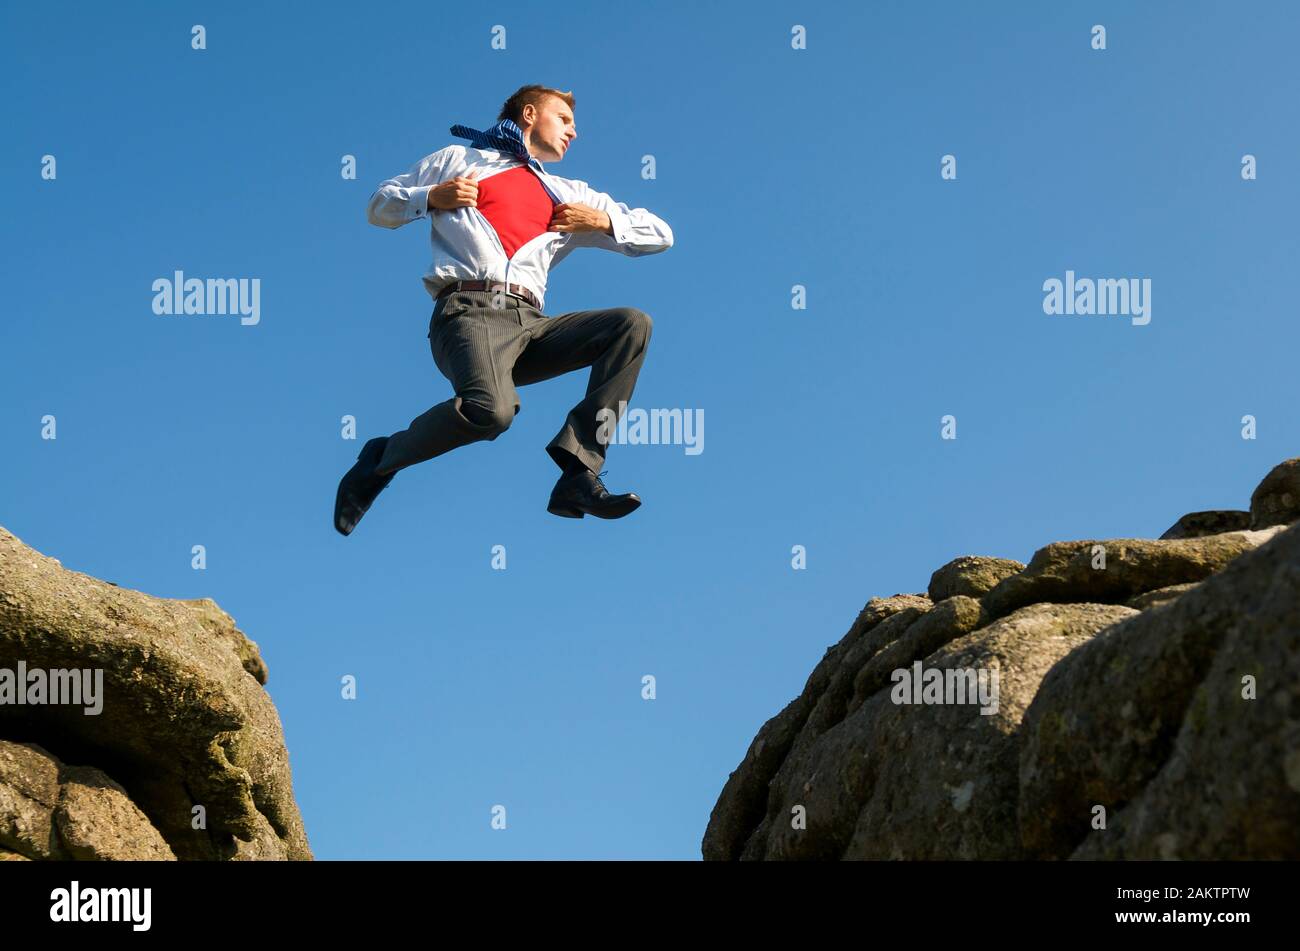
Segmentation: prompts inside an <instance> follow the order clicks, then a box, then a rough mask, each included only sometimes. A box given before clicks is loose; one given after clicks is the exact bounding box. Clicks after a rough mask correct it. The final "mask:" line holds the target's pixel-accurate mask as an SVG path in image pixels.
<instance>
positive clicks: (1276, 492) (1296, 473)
mask: <svg viewBox="0 0 1300 951" xmlns="http://www.w3.org/2000/svg"><path fill="white" fill-rule="evenodd" d="M1298 518H1300V458H1296V459H1288V460H1286V462H1281V463H1278V464H1277V465H1276V466H1274V467H1273V469H1272V470H1271V471H1270V472H1269V474H1268V475H1266V476H1264V481H1262V482H1261V483H1260V484H1259V485H1258V486H1256V487H1255V491H1254V492H1252V493H1251V495H1250V527H1251V528H1256V529H1258V528H1267V527H1269V526H1270V525H1289V524H1290V523H1291V522H1294V521H1295V520H1296V519H1298Z"/></svg>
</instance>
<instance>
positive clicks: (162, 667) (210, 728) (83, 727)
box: [0, 528, 311, 860]
mask: <svg viewBox="0 0 1300 951" xmlns="http://www.w3.org/2000/svg"><path fill="white" fill-rule="evenodd" d="M0 658H5V660H4V661H3V663H2V664H0V666H6V667H13V665H14V664H16V663H17V661H18V660H22V661H23V662H25V664H26V666H27V668H28V669H29V670H30V669H35V668H41V669H54V668H61V669H87V670H91V669H93V670H97V671H99V672H101V675H102V691H103V696H102V704H103V708H102V711H101V712H100V713H99V714H98V715H86V713H85V712H84V710H83V708H82V707H80V706H72V705H67V704H63V705H59V704H42V705H25V706H17V705H3V706H0V737H5V738H7V739H10V740H12V741H16V742H26V743H29V744H35V745H37V746H39V747H40V748H41V749H43V750H46V751H48V752H49V754H50V755H53V756H57V758H58V760H61V761H62V762H64V763H75V764H79V766H81V767H93V770H94V771H93V772H91V773H87V772H77V773H75V774H74V773H71V772H70V773H68V774H67V775H66V776H65V777H63V778H62V779H61V780H60V790H61V792H60V799H59V802H60V803H62V804H63V805H62V806H61V809H62V811H61V812H55V813H54V815H53V821H54V823H55V827H54V837H55V838H56V839H58V838H60V837H63V838H64V839H66V842H67V843H68V846H67V848H68V851H69V852H70V853H71V857H74V858H75V857H92V856H95V855H99V856H101V857H102V856H117V855H121V854H122V852H123V850H124V849H129V848H130V847H131V846H129V845H128V842H134V843H136V846H137V847H139V848H141V849H144V850H146V851H148V852H149V853H150V854H157V853H160V852H161V849H162V848H163V847H165V848H167V849H170V851H171V852H172V853H173V854H174V855H175V856H176V857H178V858H181V859H205V860H229V859H240V858H256V857H263V858H286V859H310V858H311V850H310V847H309V845H308V843H307V838H306V832H305V830H304V829H303V825H302V818H301V815H300V814H299V812H298V806H297V803H296V802H295V801H294V798H293V787H292V779H291V775H290V770H289V759H288V752H287V751H286V750H285V748H284V734H283V730H282V728H281V724H280V720H279V716H278V714H277V713H276V710H275V706H274V704H273V703H272V702H271V699H270V697H269V696H268V695H267V693H266V691H265V690H264V689H263V686H262V685H263V684H264V683H265V682H266V678H267V673H266V665H265V664H264V663H263V661H262V658H261V655H260V652H259V651H258V649H257V645H256V644H254V643H253V642H252V641H250V640H249V639H248V638H247V637H245V635H244V634H243V632H242V631H240V630H239V629H238V628H237V627H236V626H235V622H234V620H233V619H232V618H231V617H230V616H229V615H228V614H226V613H225V612H224V611H222V610H221V609H220V608H219V607H218V606H217V605H216V604H215V603H214V602H213V601H211V600H210V599H207V598H200V599H193V600H175V599H165V598H154V597H150V596H149V595H146V594H143V593H141V592H138V591H133V590H130V589H128V588H121V587H117V586H114V585H110V584H107V583H105V582H102V581H99V580H98V579H96V578H92V577H90V576H88V575H84V574H81V573H79V572H75V571H69V570H67V569H65V568H63V567H62V566H61V565H60V564H59V563H58V561H57V560H55V559H52V558H47V557H45V556H44V555H41V554H40V553H39V552H36V551H33V550H32V549H31V548H29V547H27V546H26V545H24V544H23V543H22V542H21V541H20V540H19V539H17V538H16V537H15V536H14V535H12V534H11V533H9V532H8V531H5V530H4V529H3V528H0ZM16 755H18V754H16ZM46 775H47V776H48V769H47V770H46ZM109 777H111V779H110V778H109ZM32 781H33V782H34V780H32ZM29 786H30V783H29ZM31 789H32V790H33V791H34V793H39V796H35V797H34V795H32V794H28V793H24V794H23V795H24V796H25V797H26V799H27V800H28V802H27V803H26V805H25V808H26V809H27V810H28V811H27V812H26V813H24V815H26V816H27V817H28V821H29V820H30V819H31V810H32V809H34V808H35V807H34V806H32V805H31V802H32V801H40V802H42V803H43V804H44V805H48V804H49V803H48V797H49V790H48V787H31ZM42 790H43V791H42ZM12 795H13V796H14V797H16V796H17V794H12ZM40 796H44V797H45V798H44V799H40V798H39V797H40ZM14 801H15V802H17V799H16V798H14ZM196 806H202V807H203V814H204V816H205V821H206V828H201V829H197V830H196V829H193V828H192V827H191V821H192V819H193V817H194V812H193V810H194V807H196ZM137 812H138V813H140V814H142V815H143V816H144V817H145V818H146V819H147V821H148V823H149V824H150V825H151V827H152V828H153V829H155V830H156V831H157V833H158V834H159V836H160V837H161V842H162V844H161V845H160V843H159V842H157V841H153V840H152V839H149V838H148V836H147V835H145V836H144V837H143V838H141V837H137V835H136V833H135V832H134V831H132V830H133V829H135V828H136V826H135V825H133V824H134V823H136V822H137V821H138V818H139V817H138V816H136V813H137ZM118 822H120V823H123V825H122V827H121V828H120V829H118V831H117V832H114V829H113V828H112V823H118ZM29 825H30V821H29ZM29 832H30V835H36V836H39V835H40V833H41V829H40V828H37V827H30V828H29ZM16 835H17V833H15V836H16ZM29 837H30V836H29ZM0 846H4V847H6V848H9V849H11V850H14V851H19V852H23V853H24V854H37V857H43V856H41V855H40V854H39V848H37V846H36V845H33V844H32V843H27V844H26V845H24V844H23V843H21V842H20V843H19V844H18V846H17V847H16V846H15V845H11V844H9V843H8V842H7V841H4V840H3V839H0ZM29 849H35V850H36V852H35V853H32V852H29V851H28V850H29ZM46 852H47V853H49V855H50V857H54V854H53V853H52V852H50V847H49V846H46Z"/></svg>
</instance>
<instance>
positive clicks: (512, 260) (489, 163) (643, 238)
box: [366, 145, 673, 306]
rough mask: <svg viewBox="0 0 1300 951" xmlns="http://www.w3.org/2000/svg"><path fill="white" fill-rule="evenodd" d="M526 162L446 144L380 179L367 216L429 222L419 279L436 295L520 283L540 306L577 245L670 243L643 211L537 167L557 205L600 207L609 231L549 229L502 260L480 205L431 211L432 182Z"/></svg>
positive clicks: (639, 251)
mask: <svg viewBox="0 0 1300 951" xmlns="http://www.w3.org/2000/svg"><path fill="white" fill-rule="evenodd" d="M524 164H525V163H524V162H523V161H522V160H521V159H520V158H519V157H518V156H516V155H511V154H509V153H507V152H498V151H496V150H494V149H476V148H473V147H471V146H467V145H449V146H447V147H446V148H444V149H439V150H438V151H437V152H434V153H433V154H432V155H428V156H425V157H424V158H422V159H421V160H420V161H419V162H417V163H416V164H415V165H414V166H412V168H411V170H410V171H409V172H407V173H406V174H404V175H398V176H397V177H395V178H390V179H388V180H387V181H385V182H382V183H381V184H380V186H379V188H378V189H376V191H375V193H374V194H373V195H371V196H370V204H369V207H368V208H367V209H366V216H367V218H368V219H369V220H370V223H371V224H372V225H377V226H379V227H381V228H400V227H401V226H402V225H404V224H409V223H410V222H412V221H415V220H416V219H417V218H426V217H427V218H429V219H430V220H431V222H432V229H431V240H432V242H433V263H432V264H431V265H430V267H429V270H428V271H427V272H426V273H425V275H424V278H423V280H424V286H425V289H426V290H428V292H429V294H430V295H431V296H433V297H434V298H435V299H436V298H437V295H438V291H439V290H440V289H441V288H442V287H443V286H445V285H446V284H449V283H451V282H452V281H461V280H467V281H472V280H490V281H502V282H504V283H511V284H522V285H523V286H524V287H526V288H528V289H529V290H530V291H532V292H533V294H535V295H536V296H537V300H538V303H539V305H542V306H544V305H545V302H546V277H547V273H548V271H549V270H550V269H551V268H552V267H554V266H555V265H556V264H559V263H560V261H561V260H563V259H564V257H565V255H567V254H568V253H569V252H570V251H572V250H573V249H574V248H582V247H592V248H604V249H605V250H607V251H618V252H619V253H620V254H626V255H627V256H628V257H640V256H641V255H644V254H657V253H658V252H660V251H666V250H668V249H669V248H670V247H672V244H673V233H672V229H670V228H669V227H668V225H667V224H665V223H664V221H663V219H661V218H659V217H657V216H656V215H653V214H651V213H650V212H649V211H646V209H644V208H629V207H628V206H627V205H625V204H623V203H622V202H619V201H615V200H614V199H613V198H611V197H610V196H609V195H607V194H605V193H604V192H598V191H595V190H594V189H592V188H591V187H590V186H589V185H588V184H587V183H586V182H583V181H578V180H576V179H571V178H561V177H560V176H558V175H551V174H550V173H547V172H538V171H537V170H536V169H533V172H534V173H535V174H536V175H537V177H538V179H540V181H541V183H542V186H543V187H544V188H545V189H546V190H547V192H548V193H549V194H550V196H551V198H552V199H553V200H554V201H555V202H556V203H557V204H561V203H566V202H568V203H581V204H584V205H588V206H589V207H592V208H596V209H599V210H600V211H603V212H605V213H606V214H608V215H609V220H610V223H611V224H612V225H613V231H614V234H613V235H612V236H611V235H608V234H605V233H604V232H603V231H579V232H569V231H546V232H543V233H542V234H539V235H537V236H536V237H534V238H532V239H531V240H529V241H527V242H526V243H525V244H523V245H522V246H521V247H519V248H518V249H517V250H516V251H515V253H514V255H513V256H512V257H507V256H506V253H505V249H504V247H503V246H502V244H501V240H500V239H499V238H498V236H497V233H496V231H495V229H493V227H492V225H491V224H490V223H489V222H488V220H487V218H486V217H485V216H484V215H483V214H482V213H481V212H480V211H479V210H478V209H477V208H470V207H464V208H454V209H451V210H442V209H438V208H429V190H430V189H431V188H433V187H434V186H435V185H438V184H441V183H442V182H445V181H447V180H448V179H451V178H456V177H457V176H459V175H467V174H469V173H470V172H471V171H473V172H476V173H477V178H478V180H479V181H483V180H484V179H486V178H489V177H490V176H492V175H495V174H497V173H499V172H505V171H509V170H510V169H512V168H516V167H518V166H520V165H524ZM530 167H531V166H530Z"/></svg>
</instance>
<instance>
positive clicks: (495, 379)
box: [334, 85, 673, 535]
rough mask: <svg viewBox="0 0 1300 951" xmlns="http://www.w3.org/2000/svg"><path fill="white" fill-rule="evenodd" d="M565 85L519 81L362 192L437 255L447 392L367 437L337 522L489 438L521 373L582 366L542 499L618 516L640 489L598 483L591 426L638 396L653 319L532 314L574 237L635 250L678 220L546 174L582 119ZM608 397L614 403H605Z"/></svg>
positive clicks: (574, 512)
mask: <svg viewBox="0 0 1300 951" xmlns="http://www.w3.org/2000/svg"><path fill="white" fill-rule="evenodd" d="M573 105H574V99H573V95H572V94H571V93H564V92H560V91H559V90H557V89H551V88H549V87H546V86H538V85H532V86H524V87H522V88H521V89H519V90H518V91H516V92H515V93H514V95H512V96H511V97H510V98H509V99H507V100H506V102H505V105H504V106H502V108H501V113H500V115H499V116H498V117H497V124H496V125H495V126H493V127H492V128H491V129H488V130H486V131H483V132H480V131H477V130H475V129H470V128H467V127H465V126H460V125H455V126H452V127H451V132H452V134H453V135H455V136H457V137H459V138H467V139H469V140H470V144H469V145H468V146H465V145H449V146H447V147H446V148H444V149H441V150H440V151H437V152H434V153H433V154H432V155H429V156H426V157H425V158H424V159H421V160H420V161H419V162H418V163H416V165H415V166H413V167H412V168H411V170H410V171H409V172H407V173H406V174H405V175H399V176H397V177H396V178H390V179H388V180H387V181H385V182H383V183H382V184H381V185H380V186H379V188H378V190H376V191H375V193H374V194H373V195H372V196H371V198H370V205H369V209H368V212H367V214H368V217H369V220H370V223H371V224H373V225H377V226H379V227H381V228H399V227H401V226H402V225H404V224H407V223H409V222H411V221H415V220H416V219H419V218H426V217H427V218H428V219H430V221H431V223H432V241H433V264H432V266H431V267H430V269H429V271H428V273H426V274H425V275H424V285H425V288H426V289H427V290H428V291H429V293H430V295H432V297H433V299H434V301H435V305H434V309H433V316H432V317H431V319H430V321H429V335H428V336H429V346H430V349H431V351H432V353H433V360H434V363H435V364H437V367H438V369H439V371H440V372H441V373H442V374H443V375H444V376H445V377H447V379H448V380H450V381H451V384H452V386H453V387H454V388H455V394H456V395H455V396H454V397H452V398H451V399H448V400H446V401H444V402H442V403H439V404H437V405H436V406H434V407H432V408H431V409H429V410H428V411H427V412H425V413H423V414H422V415H420V416H417V417H416V418H415V419H413V420H412V421H411V424H410V425H409V426H408V427H407V428H406V429H403V430H401V431H400V432H396V433H393V434H392V435H391V436H378V437H376V438H374V439H371V440H370V441H369V442H367V443H366V444H365V445H364V446H363V447H362V449H361V453H360V454H359V455H358V456H357V463H356V465H354V466H353V467H352V469H351V470H349V471H348V473H347V474H346V475H344V477H343V479H342V481H341V482H340V483H339V488H338V493H337V495H336V497H335V503H334V527H335V528H336V529H337V530H338V531H339V532H341V533H342V534H344V535H350V534H351V533H352V530H353V529H354V528H355V527H356V525H357V523H358V522H359V521H360V520H361V518H362V516H363V515H365V513H366V512H367V511H368V510H369V508H370V506H371V504H372V503H373V502H374V500H375V498H376V497H377V496H378V495H379V493H380V492H382V491H383V490H384V488H386V487H387V485H388V484H389V482H391V481H392V479H393V476H394V475H396V473H397V472H398V471H399V470H400V469H404V468H406V467H407V466H411V465H414V464H415V463H417V462H422V461H424V460H425V459H431V458H433V457H434V456H437V455H440V454H442V453H444V452H448V451H450V450H452V449H455V448H456V447H457V446H463V445H465V444H466V443H471V442H475V441H477V440H481V439H496V438H497V436H499V435H500V434H501V433H503V432H505V430H506V429H508V428H509V427H510V423H511V421H512V420H513V419H514V416H515V414H516V413H518V412H519V405H520V404H519V396H518V393H517V392H516V390H515V387H516V386H526V385H528V384H530V383H536V382H538V381H541V380H549V379H551V378H552V377H555V376H559V375H560V374H562V373H568V372H570V371H572V370H578V369H581V368H584V367H588V366H589V367H591V378H590V381H589V382H588V384H587V394H586V396H585V397H584V398H583V399H582V401H581V402H579V403H578V405H577V406H575V407H574V408H573V409H572V410H571V411H570V412H569V414H568V417H567V418H566V419H565V421H564V425H563V426H562V427H561V429H560V431H559V433H558V434H557V435H556V436H555V438H554V439H552V440H551V441H550V443H549V444H548V445H547V447H546V451H547V453H548V454H549V455H550V457H551V458H552V459H553V460H554V461H555V464H556V465H558V466H559V467H560V469H561V474H560V477H559V479H558V481H557V482H556V484H555V488H554V489H553V490H552V492H551V498H550V502H549V503H548V505H547V511H548V512H551V513H552V514H555V515H561V516H565V517H568V518H582V517H583V516H584V515H595V516H598V517H600V518H621V517H622V516H624V515H627V514H628V513H629V512H631V511H633V510H634V509H636V508H637V507H638V506H639V505H640V504H641V500H640V498H638V497H637V495H636V494H635V493H631V492H628V493H625V494H623V495H613V494H611V493H610V492H609V491H608V490H607V489H606V487H605V485H604V483H603V482H601V480H600V476H601V475H604V472H602V471H601V467H602V465H603V463H604V461H605V446H604V444H603V442H602V441H601V440H599V439H598V438H597V432H598V428H599V426H598V424H602V423H603V424H604V425H605V427H606V431H608V426H609V424H611V423H612V422H616V421H617V419H618V413H619V409H620V402H623V403H624V405H625V404H626V401H627V400H629V399H630V397H631V395H632V389H633V387H634V386H635V385H636V379H637V375H638V373H639V372H640V370H641V363H642V361H643V360H644V358H645V351H646V347H647V345H648V344H649V341H650V332H651V327H652V323H651V319H650V316H649V315H648V314H646V313H644V312H643V311H640V310H637V309H635V308H632V307H615V308H610V309H605V310H582V311H574V312H571V313H567V314H561V315H559V316H557V317H547V316H545V315H544V314H543V313H542V307H543V301H544V299H545V294H546V282H547V273H548V271H549V269H550V268H551V267H553V266H555V265H556V264H558V263H559V262H560V261H561V260H562V259H563V258H564V257H565V256H566V255H567V254H569V252H571V251H572V250H573V249H574V248H580V247H593V248H604V249H606V250H609V251H618V252H619V253H621V254H625V255H627V256H629V257H639V256H641V255H645V254H656V253H658V252H660V251H666V250H667V249H668V248H670V247H672V243H673V233H672V230H671V229H670V228H669V227H668V225H667V224H665V223H664V222H663V221H662V220H661V219H660V218H658V217H656V216H655V215H653V214H651V213H650V212H648V211H646V210H645V209H644V208H629V207H628V206H627V205H625V204H623V203H622V202H616V201H615V200H614V199H613V198H611V197H610V196H609V195H607V194H605V193H604V192H598V191H594V190H593V189H591V188H590V187H589V186H588V185H587V183H586V182H584V181H577V180H574V179H568V178H561V177H559V176H557V175H551V174H549V173H548V172H546V170H545V169H544V168H543V166H542V163H543V162H544V161H554V162H559V161H561V160H562V159H563V158H564V156H565V154H567V152H568V150H569V148H570V146H571V145H572V144H573V140H574V139H576V138H577V135H578V133H577V129H576V127H575V126H574V120H573ZM602 410H608V411H609V412H610V413H611V414H612V415H609V416H605V415H602V414H601V411H602Z"/></svg>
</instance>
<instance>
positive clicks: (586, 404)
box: [514, 307, 653, 474]
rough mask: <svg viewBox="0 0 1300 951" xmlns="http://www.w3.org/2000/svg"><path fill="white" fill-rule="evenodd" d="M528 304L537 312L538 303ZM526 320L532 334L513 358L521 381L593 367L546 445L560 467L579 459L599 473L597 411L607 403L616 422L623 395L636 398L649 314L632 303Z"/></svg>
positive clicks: (602, 454)
mask: <svg viewBox="0 0 1300 951" xmlns="http://www.w3.org/2000/svg"><path fill="white" fill-rule="evenodd" d="M529 310H530V312H531V313H533V314H537V311H536V310H535V309H532V308H529ZM526 323H528V325H529V330H530V331H531V333H532V339H531V340H529V342H528V345H527V347H526V348H525V349H524V352H523V353H522V354H521V355H520V356H519V358H518V360H517V361H516V362H515V369H514V382H515V384H516V385H517V386H526V385H528V384H530V383H536V382H538V381H540V380H549V379H551V378H552V377H556V376H559V375H561V374H563V373H569V372H571V371H573V370H579V369H582V368H583V367H587V366H589V367H591V378H590V379H589V380H588V382H587V395H586V396H585V397H584V398H583V399H582V401H581V402H580V403H578V405H577V406H575V407H573V409H571V410H570V411H569V415H568V416H567V417H566V418H565V420H564V425H563V426H562V427H561V428H560V431H559V433H557V434H556V436H555V438H554V439H552V440H551V442H550V443H549V444H548V445H547V447H546V451H547V453H548V454H549V455H550V457H551V458H552V459H554V460H555V464H556V465H558V466H559V467H560V468H561V469H567V468H568V467H569V466H570V465H571V464H572V463H573V462H574V461H575V460H576V461H578V462H580V463H581V464H582V465H584V466H586V467H587V468H588V469H590V470H591V471H592V472H593V473H597V474H599V472H600V470H601V467H602V466H603V465H604V464H605V448H606V447H605V446H603V445H601V444H600V443H599V442H598V441H597V439H596V433H597V429H598V428H599V425H600V419H598V418H597V413H598V412H599V411H600V410H602V409H608V410H610V411H611V414H612V415H609V416H607V417H605V418H607V419H608V420H609V422H610V423H614V422H617V419H618V413H619V401H620V400H622V401H630V400H631V399H632V390H633V388H634V387H635V386H636V379H637V375H638V374H639V373H640V372H641V364H642V363H643V362H644V360H645V353H646V347H647V346H648V345H649V343H650V334H651V330H652V328H653V322H652V321H651V319H650V315H649V314H646V313H645V312H644V311H640V310H637V309H636V308H634V307H613V308H609V309H606V310H579V311H573V312H572V313H568V314H561V315H560V316H558V317H552V318H550V319H545V318H543V319H542V320H541V321H536V322H526Z"/></svg>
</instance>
